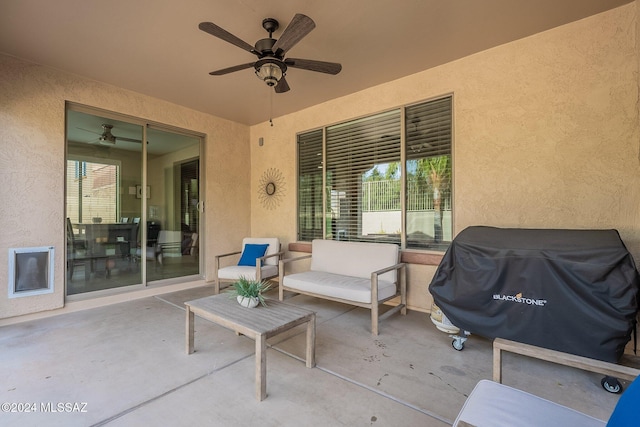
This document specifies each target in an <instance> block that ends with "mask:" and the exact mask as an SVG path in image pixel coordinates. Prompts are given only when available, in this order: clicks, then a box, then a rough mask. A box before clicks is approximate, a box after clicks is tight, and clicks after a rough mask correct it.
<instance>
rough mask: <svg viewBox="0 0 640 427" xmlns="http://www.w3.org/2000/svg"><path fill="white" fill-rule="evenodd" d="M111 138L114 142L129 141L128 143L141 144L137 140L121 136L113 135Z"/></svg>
mask: <svg viewBox="0 0 640 427" xmlns="http://www.w3.org/2000/svg"><path fill="white" fill-rule="evenodd" d="M113 137H114V138H115V139H116V141H129V142H137V143H139V144H142V141H141V140H139V139H133V138H125V137H122V136H115V135H113Z"/></svg>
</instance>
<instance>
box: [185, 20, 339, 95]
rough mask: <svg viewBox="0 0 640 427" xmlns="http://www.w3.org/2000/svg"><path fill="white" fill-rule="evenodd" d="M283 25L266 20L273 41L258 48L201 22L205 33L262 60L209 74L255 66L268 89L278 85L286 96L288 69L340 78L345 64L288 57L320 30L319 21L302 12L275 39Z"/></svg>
mask: <svg viewBox="0 0 640 427" xmlns="http://www.w3.org/2000/svg"><path fill="white" fill-rule="evenodd" d="M279 26H280V24H279V23H278V21H277V20H275V19H273V18H266V19H264V20H263V21H262V28H264V29H265V30H266V31H267V32H268V33H269V38H266V39H260V40H258V41H257V42H256V44H255V46H251V45H250V44H249V43H246V42H245V41H243V40H241V39H239V38H238V37H236V36H234V35H233V34H231V33H229V32H228V31H226V30H224V29H222V28H220V27H219V26H217V25H216V24H214V23H212V22H201V23H200V25H198V28H200V29H201V30H202V31H204V32H206V33H209V34H211V35H212V36H214V37H218V38H219V39H221V40H224V41H226V42H227V43H231V44H232V45H234V46H237V47H239V48H240V49H244V50H246V51H247V52H249V53H252V54H254V55H256V56H257V57H258V60H257V61H256V62H249V63H246V64H241V65H235V66H233V67H229V68H223V69H222V70H217V71H212V72H210V73H209V74H211V75H212V76H221V75H224V74H229V73H233V72H235V71H240V70H244V69H246V68H251V67H253V68H254V69H255V72H256V75H257V76H258V78H260V79H261V80H263V81H264V82H265V83H266V84H267V86H270V87H272V86H275V87H274V89H275V91H276V93H283V92H287V91H288V90H289V84H288V83H287V80H286V79H285V75H286V73H287V68H288V67H291V68H300V69H303V70H309V71H316V72H319V73H326V74H332V75H336V74H338V73H339V72H340V70H342V65H340V64H338V63H335V62H324V61H314V60H311V59H299V58H285V55H286V53H287V51H289V49H291V48H292V47H293V46H295V45H296V44H297V43H298V42H299V41H300V40H302V39H303V38H304V37H305V36H306V35H307V34H309V33H310V32H311V30H313V29H314V28H315V27H316V24H315V22H313V20H312V19H311V18H309V17H308V16H306V15H302V14H300V13H298V14H296V15H295V16H294V17H293V19H292V20H291V22H290V23H289V25H287V28H285V30H284V31H283V32H282V35H281V36H280V38H279V39H274V38H273V37H271V36H272V34H273V32H274V31H276V30H277V29H278V28H279Z"/></svg>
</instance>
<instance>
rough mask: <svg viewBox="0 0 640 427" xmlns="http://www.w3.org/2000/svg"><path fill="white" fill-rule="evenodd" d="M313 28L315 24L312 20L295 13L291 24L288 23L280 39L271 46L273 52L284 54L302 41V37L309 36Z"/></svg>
mask: <svg viewBox="0 0 640 427" xmlns="http://www.w3.org/2000/svg"><path fill="white" fill-rule="evenodd" d="M315 27H316V23H315V22H313V19H311V18H309V17H308V16H306V15H303V14H301V13H297V14H296V16H294V17H293V19H292V20H291V22H289V25H287V28H285V29H284V31H283V32H282V35H281V36H280V38H279V39H278V40H277V41H276V43H275V44H274V45H273V47H272V50H273V52H277V51H280V53H282V54H284V53H285V52H286V51H288V50H289V49H291V48H292V47H293V46H295V45H296V43H298V42H299V41H300V40H302V39H303V38H304V36H306V35H307V34H309V33H310V32H311V30H313V29H314V28H315Z"/></svg>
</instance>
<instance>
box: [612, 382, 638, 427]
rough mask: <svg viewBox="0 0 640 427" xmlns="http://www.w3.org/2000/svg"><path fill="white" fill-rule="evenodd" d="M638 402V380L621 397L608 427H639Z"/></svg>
mask: <svg viewBox="0 0 640 427" xmlns="http://www.w3.org/2000/svg"><path fill="white" fill-rule="evenodd" d="M638 378H640V377H638ZM638 402H640V380H639V379H637V378H636V379H635V380H633V382H632V383H631V384H630V385H629V387H627V389H626V390H625V391H624V393H622V396H620V399H619V400H618V404H617V405H616V407H615V409H614V410H613V414H611V417H610V418H609V422H608V423H607V427H634V426H637V425H638Z"/></svg>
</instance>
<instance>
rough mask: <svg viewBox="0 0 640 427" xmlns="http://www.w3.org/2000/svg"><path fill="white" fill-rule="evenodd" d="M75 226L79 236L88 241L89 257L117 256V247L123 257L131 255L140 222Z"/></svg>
mask: <svg viewBox="0 0 640 427" xmlns="http://www.w3.org/2000/svg"><path fill="white" fill-rule="evenodd" d="M74 227H76V228H77V229H78V231H79V233H80V234H79V238H80V239H83V240H85V241H86V242H87V256H88V257H104V256H115V255H117V254H116V248H118V249H119V252H120V253H119V255H121V256H122V257H123V258H125V257H129V256H130V255H131V244H132V243H135V242H136V240H137V234H138V224H134V223H110V224H107V223H90V224H84V223H79V224H74Z"/></svg>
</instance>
